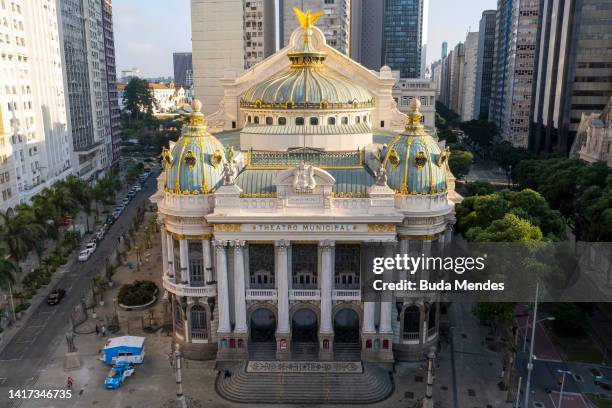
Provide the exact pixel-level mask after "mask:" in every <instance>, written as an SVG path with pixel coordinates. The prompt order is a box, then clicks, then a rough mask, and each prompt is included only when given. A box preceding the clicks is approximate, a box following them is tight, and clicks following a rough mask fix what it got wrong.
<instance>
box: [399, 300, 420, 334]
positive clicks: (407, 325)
mask: <svg viewBox="0 0 612 408" xmlns="http://www.w3.org/2000/svg"><path fill="white" fill-rule="evenodd" d="M420 320H421V311H420V310H419V308H418V307H416V306H410V307H408V308H406V310H404V333H403V334H404V340H418V339H419V325H420Z"/></svg>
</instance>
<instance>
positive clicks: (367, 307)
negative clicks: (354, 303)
mask: <svg viewBox="0 0 612 408" xmlns="http://www.w3.org/2000/svg"><path fill="white" fill-rule="evenodd" d="M375 307H376V303H374V302H364V303H363V333H376V327H375V326H374V313H375Z"/></svg>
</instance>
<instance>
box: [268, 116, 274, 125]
mask: <svg viewBox="0 0 612 408" xmlns="http://www.w3.org/2000/svg"><path fill="white" fill-rule="evenodd" d="M273 123H274V119H272V116H266V125H271V124H273Z"/></svg>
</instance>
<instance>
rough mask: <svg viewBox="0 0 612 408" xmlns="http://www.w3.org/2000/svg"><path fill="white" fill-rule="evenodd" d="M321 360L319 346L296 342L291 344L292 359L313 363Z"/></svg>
mask: <svg viewBox="0 0 612 408" xmlns="http://www.w3.org/2000/svg"><path fill="white" fill-rule="evenodd" d="M318 358H319V345H318V344H317V343H310V342H298V341H295V342H293V343H292V344H291V359H292V360H297V361H312V360H317V359H318Z"/></svg>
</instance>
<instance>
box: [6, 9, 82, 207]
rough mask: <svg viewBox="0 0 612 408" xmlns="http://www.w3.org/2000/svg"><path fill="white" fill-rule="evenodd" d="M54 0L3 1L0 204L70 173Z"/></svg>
mask: <svg viewBox="0 0 612 408" xmlns="http://www.w3.org/2000/svg"><path fill="white" fill-rule="evenodd" d="M58 12H59V10H57V9H56V5H55V2H54V1H48V0H45V1H33V0H27V1H25V0H24V1H13V2H3V3H2V4H0V18H1V20H2V21H3V22H4V23H3V24H1V25H0V35H1V38H2V40H3V41H2V42H1V43H0V51H1V55H2V59H1V60H0V69H1V72H2V75H1V76H0V81H1V90H0V92H1V93H0V102H1V103H0V105H1V106H0V119H1V120H0V122H1V125H0V128H1V129H0V133H1V136H0V192H1V194H2V196H1V198H0V209H1V210H3V211H7V210H9V209H12V208H14V206H15V205H17V204H19V203H25V202H29V201H30V200H31V199H32V197H33V196H34V195H36V194H38V193H39V192H40V191H41V190H42V189H43V188H45V187H49V186H50V185H51V184H53V183H54V182H55V181H57V180H59V179H62V178H65V177H66V176H68V175H69V174H70V173H71V172H72V167H71V161H70V156H71V151H72V146H71V140H70V135H69V133H68V130H67V116H66V105H65V99H64V98H65V95H64V89H65V88H64V82H63V79H62V59H61V55H60V53H59V46H60V39H59V31H58V24H57V14H58Z"/></svg>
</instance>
